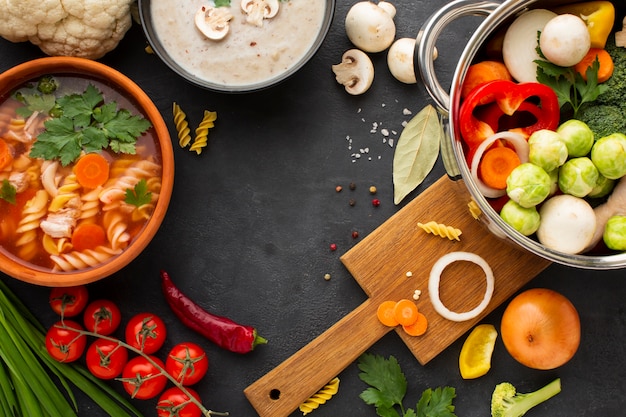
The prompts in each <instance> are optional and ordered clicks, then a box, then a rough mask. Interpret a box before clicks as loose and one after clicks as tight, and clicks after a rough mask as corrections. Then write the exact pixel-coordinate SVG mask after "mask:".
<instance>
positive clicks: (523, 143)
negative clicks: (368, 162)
mask: <svg viewBox="0 0 626 417" xmlns="http://www.w3.org/2000/svg"><path fill="white" fill-rule="evenodd" d="M500 139H502V140H505V141H507V142H509V143H510V144H511V145H513V147H514V148H515V153H517V156H518V157H519V159H520V162H521V163H524V162H528V153H529V149H528V141H527V140H526V138H525V137H524V136H523V135H521V134H520V133H516V132H510V131H502V132H498V133H496V134H493V135H491V136H489V137H488V138H487V139H485V140H483V141H482V142H481V143H480V145H478V147H477V148H476V152H475V153H474V156H473V157H472V164H471V166H470V172H471V173H472V179H473V180H474V182H475V183H476V186H477V187H478V190H479V191H480V193H481V194H482V195H484V196H485V197H487V198H498V197H502V196H503V195H504V194H506V190H500V189H497V188H493V187H490V186H488V185H487V184H485V183H484V182H483V181H482V180H481V179H480V178H478V164H479V163H480V159H481V158H482V157H483V154H484V153H485V151H486V150H487V149H488V148H489V147H490V146H491V145H493V143H494V142H495V141H497V140H500Z"/></svg>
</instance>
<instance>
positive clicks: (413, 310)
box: [393, 299, 417, 326]
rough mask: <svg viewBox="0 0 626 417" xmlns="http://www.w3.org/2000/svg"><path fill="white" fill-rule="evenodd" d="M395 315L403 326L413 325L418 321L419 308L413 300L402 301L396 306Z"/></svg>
mask: <svg viewBox="0 0 626 417" xmlns="http://www.w3.org/2000/svg"><path fill="white" fill-rule="evenodd" d="M393 315H394V317H395V318H396V321H397V322H398V323H399V324H401V325H403V326H407V325H410V324H413V323H415V321H416V320H417V306H416V305H415V303H414V302H413V301H411V300H407V299H402V300H400V301H398V302H397V303H396V305H395V306H394V308H393Z"/></svg>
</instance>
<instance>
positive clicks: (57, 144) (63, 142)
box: [30, 116, 82, 165]
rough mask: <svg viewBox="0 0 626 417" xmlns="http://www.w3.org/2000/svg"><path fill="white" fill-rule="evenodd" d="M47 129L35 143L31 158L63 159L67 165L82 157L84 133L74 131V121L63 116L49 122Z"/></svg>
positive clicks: (46, 123) (45, 125)
mask: <svg viewBox="0 0 626 417" xmlns="http://www.w3.org/2000/svg"><path fill="white" fill-rule="evenodd" d="M44 127H45V128H46V129H45V130H44V131H43V132H41V133H40V134H39V136H38V137H37V140H36V141H35V142H34V143H33V147H32V148H31V151H30V156H31V157H33V158H44V159H56V158H60V159H61V164H63V165H67V164H68V163H70V162H71V161H73V160H74V159H75V158H77V157H78V156H79V155H80V151H81V148H82V144H81V138H82V132H80V131H78V132H77V131H75V130H74V123H73V121H72V119H70V118H68V117H65V116H61V117H58V118H53V119H50V120H47V121H46V122H45V123H44Z"/></svg>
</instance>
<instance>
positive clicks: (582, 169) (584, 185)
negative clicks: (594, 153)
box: [559, 156, 600, 197]
mask: <svg viewBox="0 0 626 417" xmlns="http://www.w3.org/2000/svg"><path fill="white" fill-rule="evenodd" d="M599 176H600V174H599V173H598V169H597V168H596V166H595V165H594V164H593V162H591V159H589V158H587V157H586V156H581V157H580V158H573V159H570V160H569V161H567V162H566V163H564V164H563V166H562V167H561V168H559V188H560V189H561V191H563V192H564V193H565V194H571V195H573V196H574V197H585V196H586V195H587V194H589V193H590V192H591V190H592V189H593V187H595V186H596V183H597V182H598V178H599Z"/></svg>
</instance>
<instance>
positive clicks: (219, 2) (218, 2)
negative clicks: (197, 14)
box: [215, 0, 230, 7]
mask: <svg viewBox="0 0 626 417" xmlns="http://www.w3.org/2000/svg"><path fill="white" fill-rule="evenodd" d="M229 6H230V0H215V7H229Z"/></svg>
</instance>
